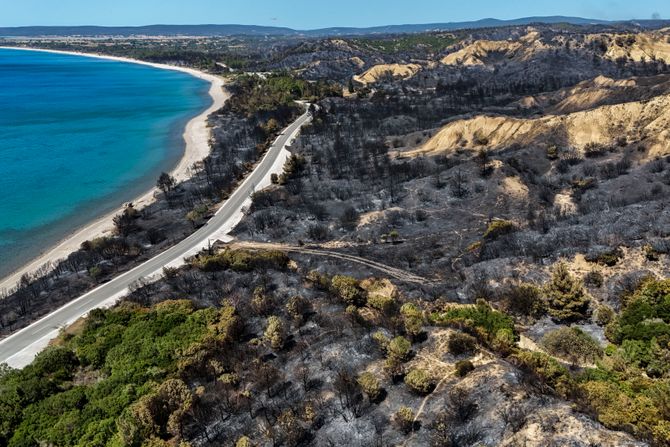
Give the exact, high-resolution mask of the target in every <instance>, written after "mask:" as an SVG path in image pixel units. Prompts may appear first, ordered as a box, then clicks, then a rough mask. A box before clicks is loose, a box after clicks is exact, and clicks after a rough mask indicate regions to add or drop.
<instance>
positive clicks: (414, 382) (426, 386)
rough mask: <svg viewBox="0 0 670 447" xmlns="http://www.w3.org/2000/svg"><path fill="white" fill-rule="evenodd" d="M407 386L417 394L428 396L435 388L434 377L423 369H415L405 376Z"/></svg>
mask: <svg viewBox="0 0 670 447" xmlns="http://www.w3.org/2000/svg"><path fill="white" fill-rule="evenodd" d="M405 384H406V385H407V386H408V387H409V388H410V389H411V390H412V391H414V392H415V393H418V394H428V393H430V392H431V391H433V389H434V388H435V382H434V381H433V379H432V377H430V375H429V374H428V372H426V371H425V370H423V369H419V368H413V369H411V370H410V371H409V372H408V373H407V375H406V376H405Z"/></svg>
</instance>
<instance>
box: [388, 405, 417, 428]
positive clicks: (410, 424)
mask: <svg viewBox="0 0 670 447" xmlns="http://www.w3.org/2000/svg"><path fill="white" fill-rule="evenodd" d="M393 423H394V424H395V426H396V427H398V430H400V431H401V432H403V433H405V434H407V433H409V432H411V431H412V430H413V429H414V412H413V411H412V409H411V408H408V407H400V409H398V411H396V412H395V414H394V415H393Z"/></svg>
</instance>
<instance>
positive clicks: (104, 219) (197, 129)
mask: <svg viewBox="0 0 670 447" xmlns="http://www.w3.org/2000/svg"><path fill="white" fill-rule="evenodd" d="M0 49H6V50H18V51H37V52H44V53H55V54H64V55H69V56H82V57H90V58H97V59H106V60H111V61H115V62H123V63H132V64H138V65H145V66H149V67H153V68H157V69H163V70H172V71H180V72H182V73H187V74H189V75H191V76H193V77H196V78H198V79H201V80H204V81H207V82H209V83H210V88H209V91H208V93H209V96H210V98H211V99H212V102H211V104H210V105H209V106H208V107H207V109H205V110H204V111H203V112H201V113H200V114H198V115H197V116H195V117H193V118H191V119H190V120H189V121H188V123H187V124H186V127H185V128H184V132H183V134H182V137H183V141H184V152H183V155H182V157H181V158H180V160H179V162H178V163H177V165H176V166H174V167H173V168H172V169H171V171H170V174H171V175H172V176H173V177H174V178H175V179H176V180H177V182H182V181H184V180H187V179H188V178H190V169H191V166H193V164H194V163H196V162H199V161H202V160H203V159H205V158H206V157H207V156H208V155H209V154H210V146H209V140H210V132H209V128H208V127H207V118H208V117H209V115H211V114H212V113H214V112H216V111H217V110H218V109H220V108H221V107H223V105H224V104H225V102H226V101H227V100H228V98H229V97H230V94H229V93H228V92H227V91H226V90H224V88H223V87H224V85H225V81H224V79H223V78H221V77H218V76H215V75H211V74H209V73H205V72H202V71H199V70H196V69H193V68H187V67H178V66H174V65H167V64H158V63H153V62H145V61H140V60H136V59H131V58H126V57H119V56H105V55H100V54H93V53H82V52H76V51H61V50H46V49H40V48H22V47H8V46H0ZM156 192H158V188H157V187H155V186H154V187H153V188H151V189H150V190H149V191H146V192H145V193H143V194H141V195H140V196H138V197H136V198H135V199H134V200H132V201H130V202H132V203H133V205H134V206H135V207H136V208H138V209H139V208H143V207H145V206H147V205H149V204H150V203H152V202H154V201H155V197H154V196H155V194H156ZM121 211H123V205H121V206H120V207H119V208H117V209H115V210H114V211H112V212H108V213H106V214H103V215H102V216H100V217H98V218H96V219H94V220H93V221H91V222H89V223H88V224H86V225H84V226H82V227H79V228H76V229H75V230H73V231H72V232H71V233H70V234H68V235H66V236H65V237H63V238H62V239H61V240H60V241H59V242H57V243H56V244H54V245H52V246H50V247H48V248H46V249H45V250H43V251H42V252H41V253H40V254H38V255H37V256H36V257H35V258H34V259H32V260H31V261H29V262H28V263H26V264H25V265H23V266H22V267H21V268H19V269H17V270H15V271H14V272H12V273H10V274H9V275H7V276H6V277H4V278H1V279H0V292H6V291H11V290H12V289H14V288H15V287H16V286H17V285H18V283H19V281H20V279H21V277H22V276H23V275H24V274H26V273H28V274H32V273H35V272H37V271H39V270H41V269H42V268H43V267H44V266H45V265H49V269H50V268H51V266H53V265H54V264H56V263H57V262H58V261H60V260H62V259H64V258H66V257H67V256H69V255H70V254H71V253H73V252H75V251H77V250H78V249H79V247H80V246H81V244H82V242H84V241H87V240H90V239H93V238H96V237H100V236H104V235H106V234H108V233H110V232H111V231H112V228H113V223H112V219H113V218H114V216H115V215H117V214H119V213H120V212H121Z"/></svg>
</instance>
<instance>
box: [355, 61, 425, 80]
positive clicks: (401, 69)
mask: <svg viewBox="0 0 670 447" xmlns="http://www.w3.org/2000/svg"><path fill="white" fill-rule="evenodd" d="M419 71H421V65H418V64H381V65H375V66H374V67H372V68H370V69H369V70H367V71H366V72H365V73H363V74H361V75H358V76H354V81H356V82H360V83H361V84H365V85H367V84H374V83H375V82H377V81H379V80H380V79H382V78H384V77H392V78H394V79H395V78H399V79H410V78H412V77H414V76H415V75H416V74H417V73H418V72H419Z"/></svg>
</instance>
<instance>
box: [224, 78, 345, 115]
mask: <svg viewBox="0 0 670 447" xmlns="http://www.w3.org/2000/svg"><path fill="white" fill-rule="evenodd" d="M229 88H230V89H231V90H232V91H233V92H234V93H237V94H235V95H234V96H233V97H232V98H230V99H229V100H228V102H227V103H226V107H227V108H228V109H229V110H232V111H233V112H236V113H239V114H242V115H249V116H251V115H256V114H267V113H269V112H275V111H277V110H281V111H283V113H285V112H286V111H290V110H293V111H297V110H298V107H299V106H298V105H297V104H295V101H296V100H298V99H306V100H311V101H314V100H317V99H320V98H324V97H326V96H341V95H342V90H341V87H340V88H338V87H337V86H336V85H335V84H331V83H328V82H324V81H319V82H315V83H311V82H307V81H305V80H302V79H298V78H294V77H293V76H291V75H288V74H277V75H271V76H267V77H265V78H262V77H260V76H255V75H241V76H238V77H237V78H236V80H235V83H234V84H233V85H232V86H229Z"/></svg>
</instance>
